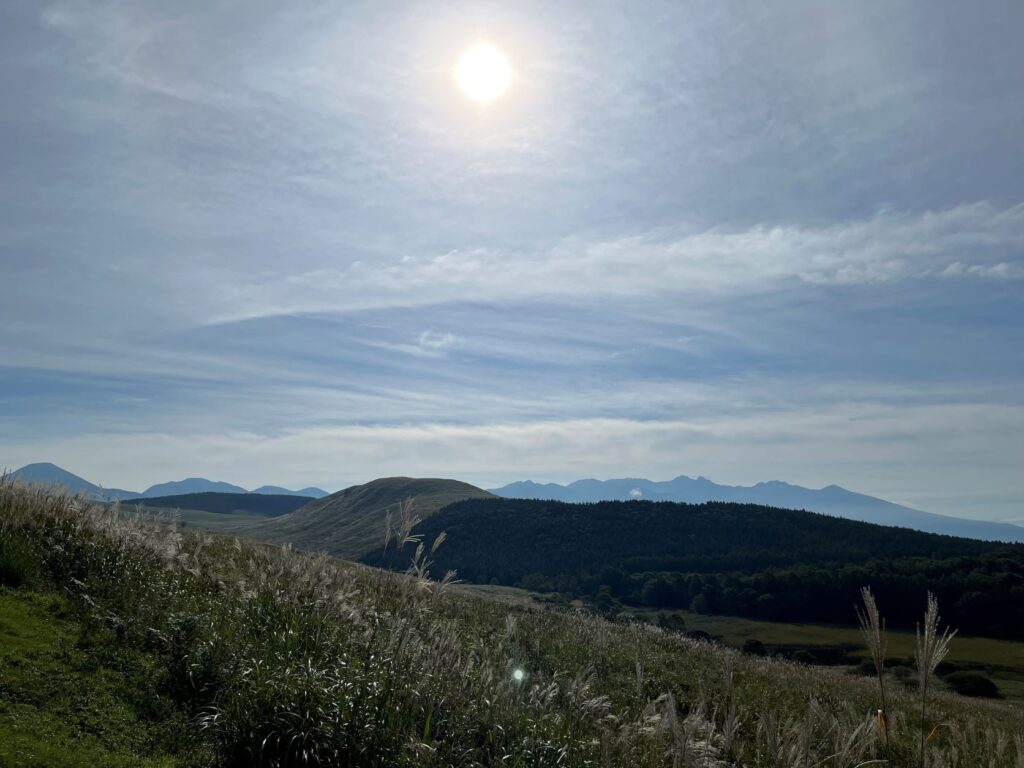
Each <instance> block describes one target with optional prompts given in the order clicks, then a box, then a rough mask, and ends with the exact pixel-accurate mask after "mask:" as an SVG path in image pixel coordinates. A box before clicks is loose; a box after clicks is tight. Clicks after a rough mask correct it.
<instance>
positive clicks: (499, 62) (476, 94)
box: [455, 43, 512, 104]
mask: <svg viewBox="0 0 1024 768" xmlns="http://www.w3.org/2000/svg"><path fill="white" fill-rule="evenodd" d="M455 80H456V82H458V84H459V87H460V88H461V89H462V91H463V93H465V94H466V95H467V96H468V97H469V98H471V99H473V101H477V102H480V103H481V104H486V103H488V102H491V101H494V100H495V99H497V98H498V97H499V96H501V94H503V93H504V92H505V90H506V89H507V88H508V86H509V83H511V82H512V67H511V66H510V65H509V63H508V59H506V58H505V54H503V53H502V52H501V51H499V50H498V49H497V48H495V47H494V46H493V45H491V44H490V43H479V44H477V45H474V46H473V47H472V48H470V49H469V50H468V51H466V52H465V53H463V54H462V55H461V56H460V57H459V63H458V64H457V65H456V66H455Z"/></svg>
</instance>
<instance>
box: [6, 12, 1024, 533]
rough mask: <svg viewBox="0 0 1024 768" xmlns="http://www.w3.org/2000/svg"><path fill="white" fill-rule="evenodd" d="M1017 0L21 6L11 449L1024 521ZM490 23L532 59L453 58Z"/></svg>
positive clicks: (9, 128)
mask: <svg viewBox="0 0 1024 768" xmlns="http://www.w3.org/2000/svg"><path fill="white" fill-rule="evenodd" d="M1022 31H1024V6H1022V5H1021V4H1020V3H1018V2H992V3H985V4H983V5H981V6H978V5H976V4H966V3H958V2H932V1H929V2H897V3H891V2H885V3H882V2H865V3H819V2H805V3H803V2H781V3H771V4H763V3H715V2H705V3H680V2H668V3H654V2H650V3H638V4H633V3H630V4H625V3H605V2H579V3H568V2H567V3H559V4H552V3H540V2H537V3H529V2H524V3H515V4H510V3H498V2H493V3H489V2H473V3H463V2H451V3H436V2H429V3H428V2H424V3H369V2H367V3H344V4H342V3H336V2H322V3H313V2H296V3H270V2H252V1H247V2H244V3H242V2H222V3H210V2H195V3H187V2H182V3H171V4H168V3H155V2H154V3H137V2H133V3H117V2H96V3H89V4H82V3H71V2H68V3H46V2H35V1H32V2H29V1H28V0H24V1H19V0H14V2H7V3H4V4H3V5H2V6H0V67H2V71H3V77H2V78H0V103H2V104H3V107H2V110H0V169H2V171H0V264H2V279H0V351H2V356H0V465H3V466H7V467H10V468H14V467H17V466H20V465H21V464H24V463H28V462H31V461H54V462H56V463H58V464H61V465H62V466H65V467H66V468H68V469H70V470H72V471H74V472H76V473H78V474H81V475H83V476H85V477H87V478H89V479H90V480H93V481H94V482H100V483H103V484H106V485H112V486H121V487H127V488H141V487H145V486H147V485H149V484H151V483H155V482H158V481H163V480H167V479H171V478H179V477H183V476H186V475H204V476H208V477H212V478H214V479H223V480H228V481H232V482H236V483H239V484H241V485H247V486H256V485H260V484H263V483H274V484H286V485H291V486H295V487H298V486H305V485H314V484H315V485H320V486H323V487H326V488H328V489H334V488H339V487H343V486H345V485H349V484H353V483H357V482H363V481H365V480H368V479H371V478H373V477H377V476H382V475H391V474H409V475H441V476H455V477H459V478H462V479H465V480H468V481H471V482H476V483H479V484H482V485H487V486H493V485H496V484H501V483H504V482H508V481H511V480H515V479H522V478H532V479H535V480H540V481H560V482H562V481H566V480H572V479H576V478H578V477H586V476H596V477H609V476H623V475H633V476H645V477H651V478H654V479H663V478H667V477H672V476H675V475H677V474H689V475H694V476H695V475H700V474H703V475H706V476H708V477H710V478H712V479H714V480H716V481H719V482H729V483H744V484H748V483H753V482H757V481H759V480H767V479H783V480H788V481H790V482H794V483H800V484H803V485H809V486H814V487H819V486H823V485H826V484H829V483H838V484H840V485H843V486H846V487H849V488H852V489H855V490H859V491H862V492H866V493H871V494H875V495H879V496H883V497H885V498H888V499H891V500H894V501H898V502H901V503H906V504H909V505H911V506H916V507H919V508H923V509H926V510H929V511H935V512H944V513H948V514H956V515H961V516H969V517H980V518H991V519H1024V472H1022V471H1021V470H1022V468H1024V440H1022V439H1021V438H1020V435H1021V434H1022V433H1024V394H1022V393H1024V386H1022V385H1024V152H1022V146H1021V145H1022V141H1021V135H1022V129H1024V97H1022V96H1021V93H1020V83H1021V75H1022V73H1024V48H1022V47H1021V46H1020V44H1019V39H1020V35H1021V33H1022ZM481 40H484V41H488V42H490V43H492V44H493V45H495V46H497V47H498V48H500V49H501V50H502V51H504V52H505V54H506V55H507V56H508V58H509V60H510V62H511V65H512V67H513V70H514V77H513V81H512V84H511V86H510V88H509V90H508V91H507V93H506V94H505V95H504V96H503V97H502V98H500V99H499V100H497V101H495V102H493V103H492V104H489V105H487V106H485V107H481V106H479V105H477V104H475V103H473V102H471V101H469V100H468V99H466V98H465V97H464V95H463V94H461V93H460V92H459V90H458V88H457V87H456V85H455V82H454V78H453V66H454V64H455V62H456V61H457V59H458V57H459V55H460V54H461V52H462V51H464V50H465V49H467V48H468V47H470V46H471V45H473V44H474V43H476V42H478V41H481Z"/></svg>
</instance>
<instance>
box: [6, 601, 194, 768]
mask: <svg viewBox="0 0 1024 768" xmlns="http://www.w3.org/2000/svg"><path fill="white" fill-rule="evenodd" d="M165 677H166V673H165V672H164V671H163V670H162V669H161V668H160V666H159V664H158V663H157V660H156V659H155V658H154V657H152V656H149V655H147V654H145V653H143V652H140V651H137V650H132V649H126V648H123V647H122V648H119V647H116V646H111V645H109V644H107V643H106V642H103V638H102V633H96V632H95V631H90V628H89V627H87V626H85V625H83V624H82V623H81V622H80V621H78V620H76V619H75V618H74V617H73V615H72V614H71V613H70V606H69V604H68V602H67V601H66V600H64V599H62V598H59V597H56V596H54V595H45V594H39V593H36V592H31V591H26V590H10V589H6V588H3V587H0V766H4V768H6V766H11V768H14V766H19V767H21V766H25V767H27V766H69V767H73V766H82V768H93V766H100V765H102V766H112V767H115V768H116V767H118V766H125V768H127V766H133V767H134V766H140V767H147V766H152V767H153V768H156V767H157V766H167V767H169V766H180V765H185V764H189V763H190V759H189V758H188V756H187V755H186V753H187V752H188V749H189V747H188V738H187V732H186V727H185V722H184V718H183V717H182V716H181V715H180V713H179V712H178V711H177V709H176V708H175V705H174V702H173V701H171V700H170V699H169V698H168V697H167V696H166V695H165V694H164V693H163V692H162V691H161V688H162V683H163V681H164V679H165ZM192 759H195V760H198V755H193V756H192Z"/></svg>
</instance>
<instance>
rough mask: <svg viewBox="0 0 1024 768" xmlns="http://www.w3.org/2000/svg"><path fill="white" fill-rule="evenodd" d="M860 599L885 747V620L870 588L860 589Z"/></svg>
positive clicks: (886, 721)
mask: <svg viewBox="0 0 1024 768" xmlns="http://www.w3.org/2000/svg"><path fill="white" fill-rule="evenodd" d="M860 596H861V599H862V600H863V601H864V608H863V610H862V609H861V608H860V607H859V606H858V608H857V618H858V619H859V620H860V629H861V633H862V634H863V635H864V642H865V643H867V646H868V652H869V653H870V654H871V660H872V661H873V662H874V664H875V674H876V675H877V676H878V695H879V698H880V699H881V704H882V708H881V709H880V710H879V717H878V725H879V728H880V729H881V731H882V734H883V735H884V737H885V746H886V747H888V746H889V708H888V706H887V705H886V702H885V678H884V674H885V653H886V649H887V648H888V644H889V638H888V636H887V635H886V634H885V619H883V618H882V617H881V615H880V614H879V612H878V604H877V603H876V602H875V596H874V595H873V594H872V593H871V587H861V590H860Z"/></svg>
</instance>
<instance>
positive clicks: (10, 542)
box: [0, 535, 36, 587]
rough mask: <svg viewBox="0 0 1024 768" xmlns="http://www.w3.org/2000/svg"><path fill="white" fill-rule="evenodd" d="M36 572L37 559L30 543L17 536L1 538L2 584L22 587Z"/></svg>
mask: <svg viewBox="0 0 1024 768" xmlns="http://www.w3.org/2000/svg"><path fill="white" fill-rule="evenodd" d="M35 574H36V559H35V557H34V556H33V555H32V550H31V549H30V548H29V546H28V544H26V543H25V541H24V540H23V539H21V538H18V537H16V536H9V535H5V536H4V537H3V538H2V539H0V585H3V586H5V587H20V586H21V585H22V584H26V583H28V582H30V581H31V580H32V579H33V577H34V576H35Z"/></svg>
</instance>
